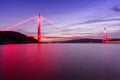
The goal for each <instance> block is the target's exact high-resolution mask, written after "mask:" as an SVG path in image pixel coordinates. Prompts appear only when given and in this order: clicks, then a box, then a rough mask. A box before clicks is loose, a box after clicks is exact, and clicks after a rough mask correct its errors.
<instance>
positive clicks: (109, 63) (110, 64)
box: [0, 44, 120, 80]
mask: <svg viewBox="0 0 120 80" xmlns="http://www.w3.org/2000/svg"><path fill="white" fill-rule="evenodd" d="M0 80H120V44H20V45H19V44H14V45H0Z"/></svg>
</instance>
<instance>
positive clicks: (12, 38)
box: [0, 31, 120, 44]
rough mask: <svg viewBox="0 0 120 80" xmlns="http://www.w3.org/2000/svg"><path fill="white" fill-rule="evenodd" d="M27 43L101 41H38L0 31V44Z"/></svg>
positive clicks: (85, 39)
mask: <svg viewBox="0 0 120 80" xmlns="http://www.w3.org/2000/svg"><path fill="white" fill-rule="evenodd" d="M27 43H102V39H89V38H83V39H72V40H66V41H52V42H38V40H37V39H35V38H33V37H27V36H26V35H24V34H21V33H19V32H15V31H0V44H27ZM109 43H120V39H109Z"/></svg>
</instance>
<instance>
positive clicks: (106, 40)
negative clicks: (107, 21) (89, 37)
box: [103, 28, 109, 43]
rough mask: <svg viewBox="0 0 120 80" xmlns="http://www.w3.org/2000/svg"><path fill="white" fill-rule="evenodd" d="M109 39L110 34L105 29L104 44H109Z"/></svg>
mask: <svg viewBox="0 0 120 80" xmlns="http://www.w3.org/2000/svg"><path fill="white" fill-rule="evenodd" d="M108 42H109V39H108V33H107V30H106V28H104V36H103V43H108Z"/></svg>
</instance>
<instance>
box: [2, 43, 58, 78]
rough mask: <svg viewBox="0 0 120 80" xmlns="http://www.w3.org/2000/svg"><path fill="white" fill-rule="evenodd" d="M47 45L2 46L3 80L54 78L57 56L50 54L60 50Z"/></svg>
mask: <svg viewBox="0 0 120 80" xmlns="http://www.w3.org/2000/svg"><path fill="white" fill-rule="evenodd" d="M49 47H50V46H41V45H36V46H33V45H31V44H30V45H24V46H23V45H6V46H3V47H2V53H3V56H2V59H3V60H2V61H3V62H2V63H3V65H2V66H3V78H4V80H23V79H25V80H40V79H44V80H49V79H52V78H55V77H56V76H55V75H56V73H58V71H57V70H58V69H57V64H58V63H57V64H56V62H59V61H58V58H56V57H54V56H50V55H52V53H56V51H59V52H60V50H59V49H55V50H53V49H54V48H49ZM49 49H50V50H49ZM44 53H45V54H44ZM54 58H55V59H54ZM48 60H49V61H48ZM53 60H56V61H53ZM53 66H54V67H53Z"/></svg>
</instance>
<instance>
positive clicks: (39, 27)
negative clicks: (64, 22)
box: [2, 14, 109, 43]
mask: <svg viewBox="0 0 120 80" xmlns="http://www.w3.org/2000/svg"><path fill="white" fill-rule="evenodd" d="M33 19H38V29H37V35H36V36H30V37H35V38H37V39H38V41H39V42H41V38H44V37H47V38H69V37H70V36H65V37H64V36H61V37H58V36H54V37H53V36H42V35H41V19H43V20H44V21H46V22H47V23H49V24H51V25H53V26H55V27H57V28H58V29H59V30H64V29H62V27H61V26H59V25H57V24H55V23H54V22H52V21H50V20H49V19H47V18H45V17H43V16H41V15H40V14H38V16H35V17H32V18H29V19H26V20H24V21H21V22H19V23H17V24H14V25H12V26H8V27H6V28H4V29H3V30H2V31H8V30H10V29H12V28H15V27H18V26H20V25H23V24H25V23H27V22H30V21H31V20H33ZM28 36H29V35H28ZM108 42H109V39H108V33H107V30H106V28H104V36H103V43H108Z"/></svg>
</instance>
